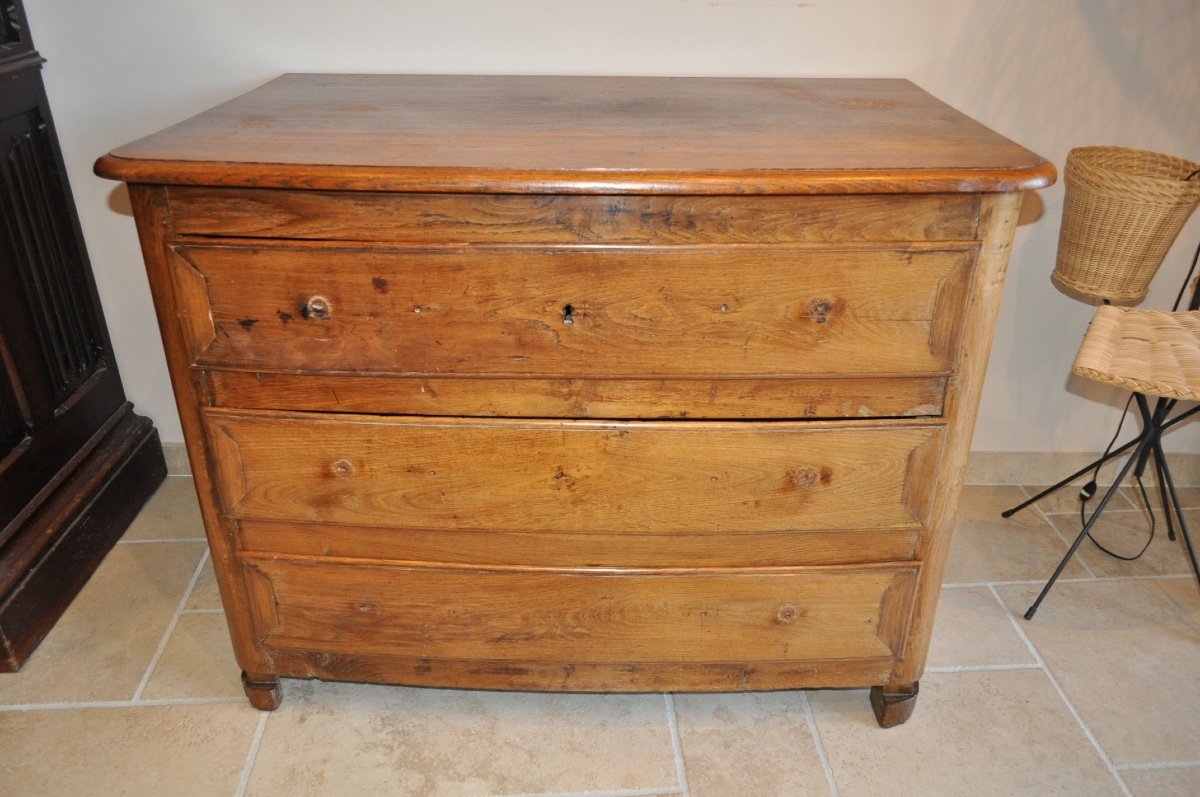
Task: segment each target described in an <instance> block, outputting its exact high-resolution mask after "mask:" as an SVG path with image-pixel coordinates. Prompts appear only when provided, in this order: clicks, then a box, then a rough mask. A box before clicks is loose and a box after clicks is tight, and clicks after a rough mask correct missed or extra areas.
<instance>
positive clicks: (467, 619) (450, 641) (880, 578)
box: [244, 557, 916, 664]
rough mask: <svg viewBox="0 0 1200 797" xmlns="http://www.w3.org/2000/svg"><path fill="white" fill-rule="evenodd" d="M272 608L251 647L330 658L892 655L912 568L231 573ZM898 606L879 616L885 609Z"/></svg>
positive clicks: (297, 563)
mask: <svg viewBox="0 0 1200 797" xmlns="http://www.w3.org/2000/svg"><path fill="white" fill-rule="evenodd" d="M244 561H245V562H246V564H247V566H248V567H250V568H252V569H253V570H254V571H256V572H257V573H258V574H259V575H260V576H261V580H256V581H255V583H256V585H259V586H258V587H257V588H259V589H267V590H269V595H270V598H269V599H265V598H264V599H260V600H258V601H256V602H255V605H256V606H265V605H273V606H274V608H273V609H272V610H271V611H270V614H269V615H268V616H265V617H263V616H260V617H256V618H255V620H256V622H257V623H258V624H259V633H260V635H261V637H262V639H263V643H264V644H265V645H268V646H270V647H275V648H281V649H285V650H286V649H304V650H319V651H328V652H331V653H335V654H336V653H350V654H366V655H370V654H380V653H386V654H390V655H397V656H420V657H422V658H427V659H440V658H447V659H489V660H504V661H530V662H537V661H542V660H545V659H554V658H557V659H565V660H568V661H578V662H608V663H615V662H621V663H626V664H636V663H641V662H673V661H679V662H689V661H691V662H714V663H729V662H740V661H742V660H743V659H744V657H745V651H746V650H748V649H749V650H756V651H758V655H759V656H761V657H762V658H764V659H767V660H774V661H819V660H822V659H843V658H851V657H883V656H889V655H893V654H894V652H895V649H894V646H895V644H896V643H897V642H899V641H902V638H903V628H896V627H895V623H896V619H895V618H904V617H906V615H907V612H906V611H904V608H903V604H904V603H905V602H907V601H908V600H911V597H912V587H913V584H914V582H915V578H914V576H915V572H916V566H915V565H907V566H893V567H874V568H865V567H861V568H840V569H839V568H829V569H820V568H810V569H806V570H792V571H788V570H782V571H725V572H706V571H683V572H677V573H669V572H661V571H659V572H655V571H649V572H640V573H637V574H636V577H632V574H630V575H624V574H620V573H603V574H599V573H579V572H555V571H526V570H519V569H513V570H503V571H495V570H485V569H481V570H461V569H451V568H419V567H398V566H391V565H381V564H376V563H371V562H364V561H354V562H344V563H333V562H327V561H312V560H302V559H294V558H282V557H276V558H266V559H247V560H244ZM896 602H899V603H900V604H902V605H901V607H900V608H899V609H898V610H896V611H893V610H892V604H894V603H896Z"/></svg>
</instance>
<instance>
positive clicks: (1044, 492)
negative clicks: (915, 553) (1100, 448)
mask: <svg viewBox="0 0 1200 797" xmlns="http://www.w3.org/2000/svg"><path fill="white" fill-rule="evenodd" d="M1140 441H1141V438H1140V437H1135V438H1134V439H1132V440H1130V441H1129V442H1128V443H1126V444H1125V445H1123V446H1121V447H1120V448H1118V449H1117V450H1116V451H1110V452H1109V453H1108V454H1106V455H1104V456H1103V457H1100V459H1097V460H1096V461H1095V462H1092V463H1091V464H1089V465H1086V466H1084V467H1082V468H1080V469H1079V470H1077V471H1075V472H1074V473H1072V474H1071V475H1070V476H1068V477H1067V478H1065V479H1063V480H1062V481H1060V482H1059V483H1058V484H1055V485H1053V486H1050V487H1047V488H1046V489H1045V490H1042V491H1041V492H1040V493H1038V494H1037V495H1035V496H1034V497H1033V498H1030V499H1029V500H1028V501H1022V502H1021V503H1019V504H1017V505H1016V506H1014V507H1013V508H1012V509H1007V510H1005V511H1003V512H1001V513H1000V517H1005V518H1008V517H1012V516H1013V515H1015V514H1017V513H1018V512H1020V511H1021V510H1022V509H1024V508H1025V507H1027V506H1029V505H1030V504H1034V503H1037V502H1038V501H1040V500H1042V499H1043V498H1045V497H1046V496H1048V495H1051V494H1052V493H1056V492H1058V491H1059V490H1061V489H1062V488H1064V487H1066V486H1067V485H1068V484H1070V483H1071V482H1073V481H1075V480H1076V479H1078V478H1079V477H1080V476H1082V475H1084V474H1085V473H1087V472H1088V471H1091V470H1095V469H1096V467H1097V466H1099V465H1103V464H1104V463H1105V462H1108V461H1109V460H1110V459H1116V458H1117V457H1119V456H1121V455H1122V454H1124V453H1125V452H1126V451H1128V450H1129V449H1131V448H1133V447H1134V446H1136V445H1137V444H1138V443H1139V442H1140Z"/></svg>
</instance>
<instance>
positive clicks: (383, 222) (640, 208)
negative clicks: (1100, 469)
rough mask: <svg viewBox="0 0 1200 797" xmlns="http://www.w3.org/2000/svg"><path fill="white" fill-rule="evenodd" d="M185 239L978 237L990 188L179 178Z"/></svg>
mask: <svg viewBox="0 0 1200 797" xmlns="http://www.w3.org/2000/svg"><path fill="white" fill-rule="evenodd" d="M168 195H169V197H170V203H171V224H172V229H173V231H174V233H175V234H176V235H178V236H220V237H247V238H286V239H297V240H318V241H387V242H391V243H397V244H400V243H403V244H420V245H436V244H450V245H455V244H464V243H501V244H537V243H540V244H572V243H575V244H706V243H756V244H761V243H790V242H797V241H808V242H824V241H830V242H832V241H840V242H847V241H970V240H973V239H974V238H975V228H976V218H977V216H978V213H979V195H978V194H929V195H911V196H886V195H881V196H850V197H837V196H750V197H745V198H744V199H742V200H740V201H738V202H736V203H731V202H730V201H729V200H728V198H726V197H712V196H682V197H675V196H632V195H610V196H563V195H558V196H555V195H538V196H528V195H506V194H484V195H476V194H386V193H379V192H374V191H372V192H362V191H359V192H355V191H342V192H326V191H284V190H273V191H266V190H253V189H244V188H226V189H214V188H195V187H191V186H172V187H171V188H170V189H169V192H168Z"/></svg>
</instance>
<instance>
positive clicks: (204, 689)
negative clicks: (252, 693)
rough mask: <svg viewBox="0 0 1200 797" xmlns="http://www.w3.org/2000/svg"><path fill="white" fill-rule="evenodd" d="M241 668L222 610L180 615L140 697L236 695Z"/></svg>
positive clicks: (238, 689) (240, 681) (239, 686)
mask: <svg viewBox="0 0 1200 797" xmlns="http://www.w3.org/2000/svg"><path fill="white" fill-rule="evenodd" d="M242 694H243V691H242V680H241V668H239V667H238V666H237V662H235V661H234V658H233V645H232V643H231V642H230V641H229V629H228V627H227V626H226V625H225V615H223V614H185V615H182V616H180V618H179V622H177V623H176V624H175V630H174V631H172V632H171V638H170V639H169V640H168V641H167V646H166V648H164V649H163V654H162V657H161V658H159V660H158V665H157V666H156V667H155V668H154V674H153V675H151V676H150V681H149V682H148V683H147V684H146V689H145V691H144V692H142V697H143V698H145V699H147V700H157V699H163V698H166V699H173V698H181V697H189V698H190V697H240V696H241V695H242Z"/></svg>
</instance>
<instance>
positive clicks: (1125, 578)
mask: <svg viewBox="0 0 1200 797" xmlns="http://www.w3.org/2000/svg"><path fill="white" fill-rule="evenodd" d="M1177 578H1195V576H1193V575H1192V574H1191V573H1150V574H1148V575H1137V576H1100V577H1098V578H1060V579H1059V580H1058V582H1057V583H1059V584H1090V583H1091V582H1093V581H1096V582H1105V581H1158V580H1160V579H1177ZM1039 583H1045V582H1039Z"/></svg>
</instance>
